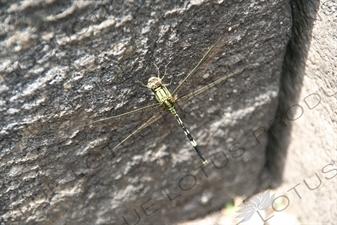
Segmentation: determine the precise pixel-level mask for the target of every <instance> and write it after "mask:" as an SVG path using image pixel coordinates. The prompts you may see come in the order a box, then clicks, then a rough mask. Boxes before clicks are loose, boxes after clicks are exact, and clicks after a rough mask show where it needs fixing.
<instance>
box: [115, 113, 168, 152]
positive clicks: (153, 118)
mask: <svg viewBox="0 0 337 225" xmlns="http://www.w3.org/2000/svg"><path fill="white" fill-rule="evenodd" d="M160 112H161V111H158V112H156V113H155V114H154V115H153V116H152V117H151V118H150V119H148V120H147V121H146V122H145V123H143V124H142V125H141V126H139V127H138V128H137V129H136V130H134V131H133V132H132V133H131V134H129V135H128V136H127V137H126V138H124V139H123V140H122V141H120V142H119V143H118V144H117V145H116V146H115V147H113V149H112V150H114V149H116V148H117V147H119V146H120V145H121V144H123V143H124V142H125V141H127V140H128V139H129V138H130V137H132V136H133V135H135V134H136V133H138V132H139V131H141V130H142V129H144V128H145V127H147V126H149V125H150V124H152V123H153V122H155V121H156V120H158V119H159V118H160V117H161V114H160Z"/></svg>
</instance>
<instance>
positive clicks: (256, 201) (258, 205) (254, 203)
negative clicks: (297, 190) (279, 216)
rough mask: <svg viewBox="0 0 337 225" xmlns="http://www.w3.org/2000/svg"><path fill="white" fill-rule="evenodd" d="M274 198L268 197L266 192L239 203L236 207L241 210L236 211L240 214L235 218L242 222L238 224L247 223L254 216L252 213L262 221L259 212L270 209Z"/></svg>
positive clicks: (268, 193) (268, 194)
mask: <svg viewBox="0 0 337 225" xmlns="http://www.w3.org/2000/svg"><path fill="white" fill-rule="evenodd" d="M274 196H275V194H273V195H270V192H269V191H268V192H265V193H262V194H259V195H256V196H254V197H252V198H251V199H249V200H247V201H244V202H243V203H241V204H240V205H239V206H238V207H241V209H239V210H238V211H236V212H237V213H239V214H240V215H238V216H237V217H236V218H242V220H241V221H240V222H239V223H238V224H240V223H243V222H246V221H248V220H249V219H250V218H251V217H252V216H253V215H254V213H258V215H259V216H260V217H261V219H262V220H263V218H262V216H261V214H260V212H259V210H267V209H269V208H271V207H272V204H273V201H274Z"/></svg>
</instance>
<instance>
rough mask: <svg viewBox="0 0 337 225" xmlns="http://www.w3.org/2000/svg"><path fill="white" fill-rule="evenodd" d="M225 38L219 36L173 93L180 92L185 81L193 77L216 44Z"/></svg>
mask: <svg viewBox="0 0 337 225" xmlns="http://www.w3.org/2000/svg"><path fill="white" fill-rule="evenodd" d="M222 39H223V38H219V39H218V40H217V41H216V42H215V43H214V44H213V45H212V46H211V47H210V48H209V49H208V50H207V52H206V53H205V54H204V56H203V57H202V58H201V59H200V61H199V62H198V63H197V65H196V66H195V67H194V68H193V69H192V70H191V71H190V72H189V73H188V74H187V76H186V77H185V78H184V79H183V80H182V81H181V82H180V83H179V85H178V86H177V87H176V88H175V89H174V90H173V92H172V95H175V94H177V93H178V92H179V90H180V89H181V87H183V85H184V83H185V82H186V81H187V80H188V79H189V78H190V77H191V75H192V74H193V73H194V72H195V71H196V70H197V69H198V67H199V66H200V65H201V64H202V63H203V62H204V61H205V60H206V58H207V56H209V54H210V53H211V52H212V50H213V49H214V47H215V46H217V45H218V44H220V43H221V40H222Z"/></svg>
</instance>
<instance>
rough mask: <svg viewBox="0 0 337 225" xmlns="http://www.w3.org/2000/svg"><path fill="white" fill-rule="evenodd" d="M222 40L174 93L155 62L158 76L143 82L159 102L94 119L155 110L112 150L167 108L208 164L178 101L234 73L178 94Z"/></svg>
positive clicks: (201, 91) (120, 116)
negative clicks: (177, 105) (191, 90)
mask: <svg viewBox="0 0 337 225" xmlns="http://www.w3.org/2000/svg"><path fill="white" fill-rule="evenodd" d="M221 40H222V38H220V39H218V40H217V41H216V42H215V43H214V44H213V45H212V46H211V47H209V49H208V50H207V51H206V53H204V55H203V56H202V58H201V59H200V60H199V62H198V63H197V64H196V65H195V66H194V68H193V69H192V70H191V71H190V72H189V73H188V74H187V75H186V77H185V78H184V79H183V80H182V81H181V82H180V83H179V84H178V86H177V87H176V88H175V89H174V90H173V92H172V93H171V92H170V91H169V90H168V88H167V87H166V85H165V84H164V83H163V79H164V77H165V74H166V71H165V72H164V75H163V76H162V77H160V71H159V68H158V66H156V64H155V66H156V68H157V77H154V76H152V77H150V78H149V79H148V82H147V84H146V85H145V84H143V86H146V87H147V88H148V89H149V90H150V91H151V92H152V93H153V94H154V96H155V98H156V100H157V103H154V104H150V105H147V106H145V107H141V108H138V109H135V110H132V111H129V112H125V113H122V114H119V115H115V116H111V117H107V118H103V119H98V120H95V121H94V123H97V122H102V121H107V120H114V119H115V120H116V119H121V118H124V117H128V116H131V115H134V114H137V113H141V112H144V111H147V110H150V109H152V111H153V115H152V117H150V118H149V119H148V120H147V121H146V122H144V123H143V124H142V125H140V126H139V127H138V128H136V129H135V130H134V131H133V132H131V133H130V134H129V135H128V136H127V137H125V138H124V139H123V140H121V141H120V142H119V143H118V144H117V145H116V146H114V147H113V149H112V150H114V149H116V148H118V147H119V146H121V145H122V144H123V143H124V142H125V141H127V140H128V139H129V138H130V137H132V136H133V135H135V134H137V133H138V132H140V131H141V130H142V129H144V128H146V127H147V126H149V125H150V124H152V123H153V122H155V121H156V120H158V119H159V118H160V116H161V113H162V111H163V110H166V111H169V112H170V113H171V114H172V115H173V116H174V117H175V119H176V121H177V122H178V124H179V126H180V127H181V129H182V130H183V131H184V133H185V135H186V136H187V138H188V139H189V141H190V142H191V144H192V146H193V148H194V150H195V151H196V153H197V155H198V156H199V158H200V159H201V161H202V162H203V164H204V165H206V164H207V163H208V161H207V160H206V159H205V157H204V156H203V155H202V153H201V151H200V149H199V146H198V144H197V142H196V141H195V140H194V138H193V136H192V135H191V133H190V131H189V130H188V129H187V127H186V126H185V124H184V123H183V121H182V120H181V118H180V116H179V115H178V113H177V109H176V107H175V105H176V103H177V102H178V100H179V102H180V101H184V100H190V99H191V98H194V97H195V96H197V95H199V94H201V93H203V92H204V91H206V90H208V89H210V88H212V87H214V86H215V85H217V84H220V83H221V82H224V81H225V80H227V79H228V78H229V77H231V76H233V75H234V73H232V74H230V75H226V76H223V77H221V78H219V79H217V80H215V81H213V82H211V83H210V84H207V85H206V86H203V87H201V88H199V89H197V90H195V91H193V92H191V93H188V94H186V95H184V96H182V97H178V95H177V93H178V92H179V90H181V89H183V88H184V84H186V81H187V80H188V79H190V78H191V77H192V75H193V74H194V73H195V72H196V70H197V69H198V68H199V66H200V65H201V64H202V63H203V62H204V61H205V60H206V58H207V57H208V56H209V55H210V53H211V52H212V50H213V49H214V48H215V46H218V45H219V43H221Z"/></svg>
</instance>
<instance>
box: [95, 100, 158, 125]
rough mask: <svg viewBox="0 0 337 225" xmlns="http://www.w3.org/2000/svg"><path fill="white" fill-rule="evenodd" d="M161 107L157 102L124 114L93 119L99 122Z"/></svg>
mask: <svg viewBox="0 0 337 225" xmlns="http://www.w3.org/2000/svg"><path fill="white" fill-rule="evenodd" d="M159 108H160V103H155V104H152V105H148V106H144V107H141V108H138V109H135V110H132V111H129V112H126V113H122V114H119V115H116V116H111V117H107V118H103V119H98V120H95V121H93V123H98V122H102V121H107V120H111V119H122V118H123V117H126V116H131V115H134V114H137V113H141V112H144V111H147V110H149V109H153V110H156V109H159Z"/></svg>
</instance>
